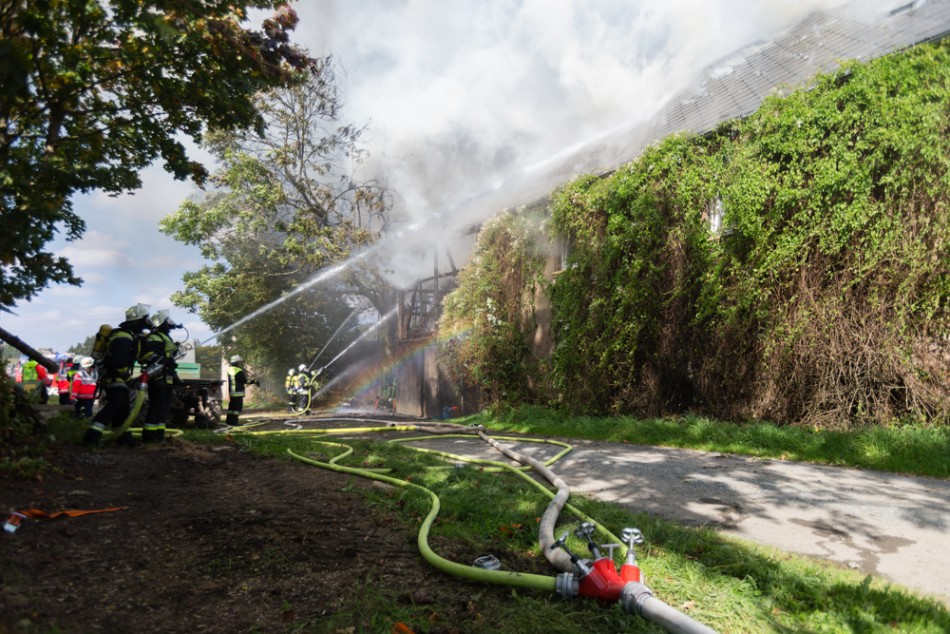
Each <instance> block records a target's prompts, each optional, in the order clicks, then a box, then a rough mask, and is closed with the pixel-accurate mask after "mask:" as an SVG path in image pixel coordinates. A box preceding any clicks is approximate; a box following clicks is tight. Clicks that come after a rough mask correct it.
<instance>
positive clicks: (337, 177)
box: [161, 58, 387, 378]
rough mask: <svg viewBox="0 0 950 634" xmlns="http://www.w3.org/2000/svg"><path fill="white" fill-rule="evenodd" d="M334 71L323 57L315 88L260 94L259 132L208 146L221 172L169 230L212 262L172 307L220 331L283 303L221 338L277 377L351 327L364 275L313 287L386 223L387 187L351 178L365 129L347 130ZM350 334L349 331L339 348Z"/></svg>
mask: <svg viewBox="0 0 950 634" xmlns="http://www.w3.org/2000/svg"><path fill="white" fill-rule="evenodd" d="M331 64H332V60H331V59H329V58H323V59H321V60H317V62H316V67H317V69H318V72H316V73H314V75H313V77H312V79H311V81H309V82H306V83H301V84H297V85H294V86H289V87H285V88H280V89H277V90H274V91H269V92H266V93H262V94H260V95H258V97H257V101H256V102H255V103H256V107H257V108H258V109H259V110H260V112H262V113H263V115H264V119H265V121H266V124H267V125H266V128H265V129H264V130H263V131H259V130H258V131H254V130H251V131H243V132H240V131H224V132H220V133H216V134H214V135H213V136H211V137H210V138H209V140H208V143H207V146H208V148H209V149H210V150H211V151H212V153H213V154H214V156H215V158H216V159H217V161H218V165H219V169H218V170H217V171H216V172H215V173H214V174H213V175H212V177H211V179H210V185H211V187H209V188H208V189H207V190H206V191H205V192H204V193H203V194H202V195H201V196H199V197H198V198H196V199H193V200H189V201H186V202H185V203H183V204H182V205H181V206H180V208H179V209H178V211H177V212H175V213H174V214H171V215H169V216H168V217H166V218H165V219H164V220H163V221H162V224H161V226H162V230H163V231H164V232H165V233H167V234H169V235H171V236H172V237H174V238H175V239H176V240H179V241H181V242H185V243H187V244H193V245H197V246H199V247H200V249H201V251H202V254H203V255H204V256H205V257H206V258H207V259H208V260H210V261H211V263H209V264H208V265H206V266H204V267H202V268H201V269H200V270H198V271H195V272H190V273H187V274H186V275H185V277H184V281H185V289H184V290H183V291H180V292H178V293H176V294H175V295H174V296H173V298H172V299H173V301H174V302H175V303H176V304H177V305H178V306H182V307H185V308H187V309H188V310H190V311H192V312H195V313H198V314H199V315H200V316H201V318H202V319H203V320H204V322H205V323H207V324H208V325H209V326H211V327H212V328H213V329H215V330H223V329H225V328H226V327H229V326H231V325H232V324H235V323H236V322H238V321H239V320H241V319H242V318H244V317H246V316H248V315H249V314H252V313H253V312H254V311H256V310H259V309H261V308H262V307H265V306H268V305H270V304H272V303H274V302H278V300H281V298H285V299H284V300H283V301H279V302H278V303H277V304H275V305H274V307H273V308H270V309H268V310H267V311H266V312H263V313H262V315H261V316H260V317H258V318H255V319H251V320H248V321H247V322H246V323H245V324H244V325H242V326H241V327H240V328H238V329H236V330H235V332H234V333H233V337H234V339H232V340H227V341H222V343H223V344H224V345H225V347H226V348H228V349H233V350H236V351H238V352H240V354H241V355H242V356H245V357H246V358H252V359H254V361H255V362H256V364H257V365H261V364H265V365H269V366H270V367H272V368H273V369H274V372H275V374H276V373H277V372H278V371H280V372H283V371H284V370H285V369H286V368H287V367H288V366H292V365H296V364H298V363H307V364H308V365H309V364H310V363H311V362H312V361H313V357H314V355H316V353H317V351H319V350H320V349H322V348H323V346H324V345H325V344H326V343H327V342H328V341H329V340H330V339H331V338H332V335H333V333H334V332H335V331H336V329H337V328H338V327H339V325H340V324H342V323H343V322H344V321H346V317H347V315H348V314H349V313H350V312H351V311H352V308H353V305H354V301H355V300H354V298H353V297H352V295H353V293H354V289H355V288H357V287H356V286H355V285H354V283H355V282H357V276H355V275H350V276H349V278H348V279H347V280H345V281H344V280H341V279H339V278H329V279H327V280H326V283H322V284H312V285H311V282H313V280H314V279H315V276H316V275H318V272H319V271H321V270H323V269H326V267H328V266H330V265H333V264H335V263H338V262H341V261H343V260H345V259H347V258H348V257H349V256H350V255H351V254H352V253H353V252H354V251H355V250H357V249H359V248H362V247H364V246H366V245H368V244H370V243H372V242H373V241H374V240H375V239H376V238H377V237H378V234H379V232H380V231H381V230H382V229H383V228H384V226H385V224H386V219H387V202H386V198H385V195H384V192H383V191H382V189H381V188H379V187H378V186H377V185H376V184H374V183H372V182H369V183H360V182H357V181H355V180H354V179H353V178H352V177H350V176H347V175H346V173H345V166H347V165H348V164H352V163H353V162H358V161H359V160H360V159H361V157H362V153H361V150H360V148H359V145H358V140H359V137H360V134H361V132H362V130H361V129H359V128H356V127H354V126H352V125H346V124H341V123H340V122H339V106H340V98H339V94H338V90H337V87H336V86H335V84H334V81H333V73H332V66H331ZM364 285H365V283H364ZM302 289H306V291H305V292H300V291H301V290H302ZM354 334H355V333H348V332H344V333H341V336H340V337H339V338H338V340H337V341H335V342H334V345H335V346H340V345H345V344H346V343H348V341H350V340H352V338H353V335H354ZM335 349H337V348H330V349H328V353H332V352H333V351H334V350H335ZM275 378H276V377H275Z"/></svg>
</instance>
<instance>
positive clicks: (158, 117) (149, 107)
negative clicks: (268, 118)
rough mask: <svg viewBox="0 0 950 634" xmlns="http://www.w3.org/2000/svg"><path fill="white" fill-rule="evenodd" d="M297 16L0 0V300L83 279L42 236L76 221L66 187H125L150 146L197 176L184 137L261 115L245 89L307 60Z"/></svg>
mask: <svg viewBox="0 0 950 634" xmlns="http://www.w3.org/2000/svg"><path fill="white" fill-rule="evenodd" d="M278 7H279V9H278V10H277V12H276V13H275V14H274V15H273V17H271V18H268V19H267V20H265V21H264V22H263V24H262V27H261V29H260V30H252V29H248V28H245V26H243V24H244V23H245V21H246V18H247V12H248V10H249V9H273V8H278ZM296 24H297V15H296V13H295V12H294V11H293V10H292V9H289V8H287V7H284V6H282V5H281V2H279V1H278V0H202V1H198V0H0V84H2V85H3V91H2V93H0V225H2V226H3V227H4V231H3V233H2V235H0V307H5V306H13V305H15V304H16V302H17V301H19V300H23V299H29V298H30V297H32V296H33V295H35V294H36V293H37V292H38V291H40V290H41V289H43V288H45V287H46V286H48V285H49V284H50V283H51V282H57V283H69V284H73V285H80V284H81V283H82V280H81V279H79V278H77V277H76V276H75V275H74V272H73V268H72V266H71V265H70V263H69V262H68V261H67V260H66V259H65V258H63V257H60V256H56V255H55V254H53V253H51V252H50V251H49V250H48V248H47V244H48V243H49V242H50V240H52V239H53V237H54V236H55V234H57V233H61V234H62V235H63V236H64V237H65V238H66V239H67V240H75V239H78V238H79V237H81V236H82V234H83V232H84V231H85V223H84V221H83V220H82V219H81V218H80V217H79V216H77V215H76V214H75V213H74V212H73V209H72V202H71V200H70V199H71V196H72V195H73V194H75V193H83V192H89V191H92V190H102V191H106V192H109V193H112V194H118V193H121V192H127V191H130V190H134V189H136V188H137V187H139V185H140V184H141V183H140V179H139V176H138V172H139V171H140V170H141V169H142V168H144V167H146V166H148V165H149V164H151V163H152V162H154V161H156V160H161V161H162V162H163V164H164V167H165V169H166V170H168V171H169V172H170V173H172V174H173V175H174V176H175V177H176V178H179V179H184V178H189V177H190V178H192V179H194V180H195V181H196V182H199V183H201V182H204V181H205V179H206V176H207V173H206V170H205V168H204V167H202V165H201V164H199V163H197V162H195V161H193V160H191V159H190V158H189V156H188V154H187V152H186V149H185V147H184V145H183V144H182V142H181V140H182V138H183V137H190V138H192V139H194V140H196V141H200V140H201V139H202V138H203V134H204V131H205V130H206V129H207V128H208V127H214V128H217V129H245V128H253V129H261V128H262V127H263V118H262V116H261V113H260V112H258V110H257V102H256V101H255V100H254V99H253V96H254V95H255V94H256V93H257V92H258V91H260V90H263V89H266V88H269V87H273V86H278V85H284V84H287V83H290V82H293V81H296V80H297V79H298V78H299V77H300V76H301V75H306V74H307V73H308V71H310V70H312V69H313V64H314V60H312V59H311V58H310V57H309V56H308V55H306V53H305V51H302V50H301V49H299V48H297V47H296V46H294V45H293V44H291V43H290V39H289V32H290V31H291V30H293V29H294V28H295V26H296Z"/></svg>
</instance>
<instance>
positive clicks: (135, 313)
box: [125, 304, 152, 321]
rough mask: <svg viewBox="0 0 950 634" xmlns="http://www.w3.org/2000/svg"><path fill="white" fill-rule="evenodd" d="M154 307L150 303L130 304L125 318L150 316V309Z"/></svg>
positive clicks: (130, 319)
mask: <svg viewBox="0 0 950 634" xmlns="http://www.w3.org/2000/svg"><path fill="white" fill-rule="evenodd" d="M151 309H152V307H151V306H149V305H148V304H136V305H135V306H129V307H128V308H127V309H126V310H125V320H126V321H133V320H135V319H141V318H142V317H148V311H150V310H151Z"/></svg>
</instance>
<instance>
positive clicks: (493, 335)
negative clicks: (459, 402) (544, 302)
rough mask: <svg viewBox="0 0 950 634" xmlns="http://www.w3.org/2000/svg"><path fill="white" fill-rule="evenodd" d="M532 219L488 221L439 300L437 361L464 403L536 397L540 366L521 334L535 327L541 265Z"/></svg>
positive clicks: (517, 217) (505, 217)
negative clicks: (455, 282) (450, 289)
mask: <svg viewBox="0 0 950 634" xmlns="http://www.w3.org/2000/svg"><path fill="white" fill-rule="evenodd" d="M537 220H538V219H537V218H533V217H532V216H531V215H529V214H523V213H522V214H513V213H510V212H506V213H503V214H500V215H498V216H496V217H494V218H492V219H491V220H489V221H488V222H486V223H485V225H484V226H483V227H482V229H481V232H480V233H479V236H478V241H477V244H476V247H475V252H474V253H473V254H472V258H471V262H470V263H469V265H468V266H467V267H466V268H465V269H463V270H462V271H461V273H460V275H459V287H458V289H457V290H456V291H455V292H454V293H452V294H451V295H449V296H447V297H446V299H445V310H444V312H443V316H442V320H441V323H440V324H439V330H440V332H441V333H443V334H444V335H446V336H447V337H449V338H450V339H449V341H448V342H447V343H446V344H445V345H443V346H442V348H441V365H442V366H443V367H445V368H448V369H449V372H450V374H451V378H452V379H453V382H454V383H455V385H456V386H457V387H459V388H461V389H462V390H463V391H464V393H465V394H466V398H467V399H468V401H469V402H470V403H471V402H472V401H473V400H474V401H476V402H479V403H484V402H486V401H487V402H496V401H501V400H504V401H512V402H532V401H533V400H534V399H535V398H537V386H538V383H539V381H538V377H539V376H540V374H541V364H540V363H539V362H538V360H537V359H536V358H535V357H534V356H533V355H532V354H531V349H530V347H529V345H528V341H527V338H526V335H525V333H530V332H532V331H533V330H534V328H535V327H536V324H535V321H534V298H535V293H536V292H537V290H538V284H539V283H540V282H541V270H542V266H543V257H542V255H541V252H539V251H538V243H537V239H538V237H539V236H540V235H541V231H540V230H539V227H538V226H537V224H536V222H537Z"/></svg>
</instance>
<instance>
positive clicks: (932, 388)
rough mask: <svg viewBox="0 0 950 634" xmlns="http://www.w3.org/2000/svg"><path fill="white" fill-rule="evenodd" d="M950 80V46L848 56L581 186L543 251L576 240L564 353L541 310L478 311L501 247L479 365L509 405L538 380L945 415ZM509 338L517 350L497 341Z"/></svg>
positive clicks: (779, 409)
mask: <svg viewBox="0 0 950 634" xmlns="http://www.w3.org/2000/svg"><path fill="white" fill-rule="evenodd" d="M948 80H950V42H948V41H944V42H941V43H937V44H929V45H922V46H918V47H914V48H912V49H909V50H907V51H904V52H902V53H899V54H895V55H891V56H888V57H885V58H881V59H878V60H874V61H872V62H870V63H867V64H858V63H849V64H847V65H845V66H844V67H842V68H841V69H839V70H838V71H837V72H835V73H834V74H831V75H826V76H821V77H818V78H816V79H815V81H814V82H813V83H812V84H811V85H809V86H807V87H806V88H803V89H799V90H795V91H791V92H789V93H788V94H786V95H784V96H774V97H771V98H769V99H767V100H766V101H765V102H764V103H763V105H762V107H761V108H760V109H759V111H758V112H756V113H755V114H754V115H752V116H750V117H748V118H746V119H743V120H740V121H730V122H727V123H724V124H723V125H721V126H720V127H719V128H718V129H717V130H716V131H714V132H713V133H711V134H709V135H705V136H703V137H695V136H677V137H671V138H668V139H666V140H664V141H663V142H662V143H661V144H659V145H658V146H655V147H651V148H649V149H648V150H646V151H645V152H644V153H643V155H642V156H641V157H640V158H639V159H638V160H636V161H634V162H632V163H630V164H628V165H625V166H623V167H622V168H620V169H618V170H617V171H615V172H614V173H612V174H611V175H609V176H607V177H603V178H598V177H593V176H589V177H584V178H581V179H578V180H577V181H575V182H573V183H570V184H569V185H567V186H566V187H564V188H563V189H561V190H559V191H557V192H555V193H554V194H553V196H552V201H551V207H550V212H551V217H552V225H551V227H550V232H549V234H548V235H546V236H538V237H537V238H536V240H535V241H536V242H537V243H540V242H541V241H547V240H549V239H551V238H552V237H555V236H559V237H561V238H562V239H566V240H567V241H568V243H569V244H570V253H569V259H568V265H567V266H566V267H565V270H564V271H562V272H561V273H560V274H559V275H557V276H556V277H555V278H554V280H553V281H552V282H551V283H550V286H549V287H548V288H547V292H548V293H549V295H550V302H551V308H552V324H551V327H552V332H553V337H554V342H555V347H554V351H553V353H552V355H551V358H550V359H548V360H533V359H531V356H530V349H529V350H528V353H526V349H525V348H524V347H522V346H521V345H520V344H519V343H518V342H519V341H520V342H522V343H523V342H526V341H528V338H529V337H530V336H531V334H532V332H533V331H532V327H533V324H528V323H527V321H526V320H525V319H524V315H526V314H530V311H529V310H527V307H526V306H525V305H522V306H521V307H520V309H519V311H520V312H519V314H520V315H521V316H522V317H521V321H518V320H507V319H502V321H501V322H499V323H501V324H502V325H497V324H492V322H491V321H490V320H487V318H485V317H484V316H480V313H478V311H477V310H475V308H476V306H477V305H479V304H478V302H481V306H482V308H481V309H480V310H483V312H484V311H485V310H488V309H487V308H485V307H486V306H488V303H487V302H488V299H489V297H491V293H488V294H485V293H484V289H488V288H491V287H492V286H493V285H494V284H496V283H497V281H498V280H500V279H502V277H501V276H505V275H508V276H509V277H508V280H509V282H510V281H513V280H512V278H511V277H510V274H508V273H506V272H504V271H503V270H502V269H497V270H493V269H492V268H491V267H485V265H484V262H485V261H500V260H499V258H500V257H501V255H500V251H498V249H499V247H501V248H502V249H504V250H505V253H506V255H505V257H506V258H508V259H510V258H512V257H514V256H513V255H512V254H511V251H510V249H511V245H510V244H504V245H500V244H499V243H498V239H497V237H491V238H490V239H489V240H487V241H485V242H484V243H480V246H479V249H480V252H479V254H477V256H476V257H477V262H481V263H482V264H478V263H476V265H475V266H474V267H473V270H472V271H467V272H466V274H467V275H473V276H476V277H478V278H479V279H478V281H477V282H472V281H470V282H469V283H467V284H465V283H463V285H461V286H460V287H459V289H458V290H457V291H456V295H457V296H454V297H452V298H450V301H449V302H447V305H446V313H447V314H448V315H450V319H451V320H454V322H453V323H454V327H455V328H456V329H457V330H459V331H461V330H465V329H466V327H465V326H464V325H463V324H465V323H466V320H468V321H467V323H468V324H469V326H471V325H473V324H475V323H476V322H478V319H480V320H481V321H480V322H478V323H481V324H482V325H483V326H484V327H483V328H481V329H479V328H471V327H469V328H468V332H469V338H470V340H471V338H480V339H479V340H480V341H481V343H475V342H471V343H469V344H468V346H469V352H470V354H469V355H468V356H466V361H465V363H466V364H467V365H468V367H470V368H471V367H478V374H480V375H481V376H492V377H493V379H492V381H493V387H492V390H491V391H492V395H493V396H492V398H500V397H501V396H502V395H503V396H504V397H506V398H510V397H511V396H514V395H521V394H522V393H524V390H521V389H515V384H517V385H523V384H524V380H525V379H524V377H523V376H521V375H523V374H524V373H525V372H529V373H530V372H540V375H542V376H543V381H544V384H545V385H544V389H540V390H534V391H533V392H532V394H531V396H532V397H533V398H539V397H540V396H542V395H544V396H546V397H551V398H553V399H555V400H556V401H557V402H558V403H560V404H562V405H563V406H565V407H567V408H569V409H571V410H573V411H577V412H585V413H628V412H629V413H636V414H640V415H657V414H668V413H676V412H683V411H694V412H702V413H705V414H710V415H714V416H718V417H722V418H729V419H748V418H764V419H770V420H774V421H777V422H801V421H804V422H808V423H809V424H814V425H822V426H842V425H847V424H850V423H853V422H864V421H871V422H882V423H883V422H888V423H889V422H892V421H894V420H896V419H902V420H908V419H910V420H928V421H938V422H942V423H946V422H947V421H948V417H950V241H948V236H950V210H948V201H950V169H948V167H950V135H948V132H950V81H948ZM717 208H718V210H721V211H722V214H723V215H722V219H721V226H719V228H718V230H717V231H714V230H713V228H715V226H716V225H717V224H718V220H719V219H718V217H716V216H717V211H718V210H717ZM711 221H713V222H711ZM486 237H488V236H486ZM493 245H494V246H493ZM530 253H531V254H532V255H534V252H530ZM534 270H538V269H537V268H536V269H534ZM520 279H521V281H522V282H523V283H524V284H525V286H523V287H522V291H521V292H520V293H514V292H513V291H512V290H511V289H509V290H508V291H506V292H507V295H506V297H507V298H508V300H510V301H512V302H515V301H521V302H528V303H530V302H529V300H530V298H531V297H532V293H531V292H530V289H529V288H528V286H529V285H532V288H533V285H536V284H537V283H538V282H537V279H536V278H534V277H532V276H531V275H522V276H521V278H520ZM473 289H476V293H475V294H474V295H473V294H472V292H473ZM479 292H481V293H482V294H481V295H478V293H479ZM465 294H468V295H466V296H465V298H464V299H463V295H465ZM476 296H477V297H480V299H478V300H476V299H475V298H476ZM492 301H497V298H495V299H493V300H492ZM470 302H474V303H471V304H470ZM496 305H497V304H496ZM463 306H464V307H467V308H465V309H463V310H459V309H460V308H461V307H463ZM510 310H514V304H512V307H511V308H510ZM485 314H488V313H485ZM476 317H477V319H476ZM515 331H517V332H518V334H520V339H519V337H518V336H516V334H515ZM502 333H505V335H504V337H502V339H503V340H504V341H506V342H508V348H503V347H499V346H497V345H487V344H488V343H489V342H496V343H497V339H498V337H500V336H501V335H502ZM481 338H484V340H483V341H482V340H481ZM508 353H510V354H508ZM525 359H528V361H527V362H526V361H525ZM534 365H537V367H534ZM514 367H517V368H518V372H510V371H504V370H505V368H507V369H508V370H511V369H512V368H514ZM542 370H543V371H542ZM519 373H520V374H519ZM509 380H511V381H514V383H509Z"/></svg>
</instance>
